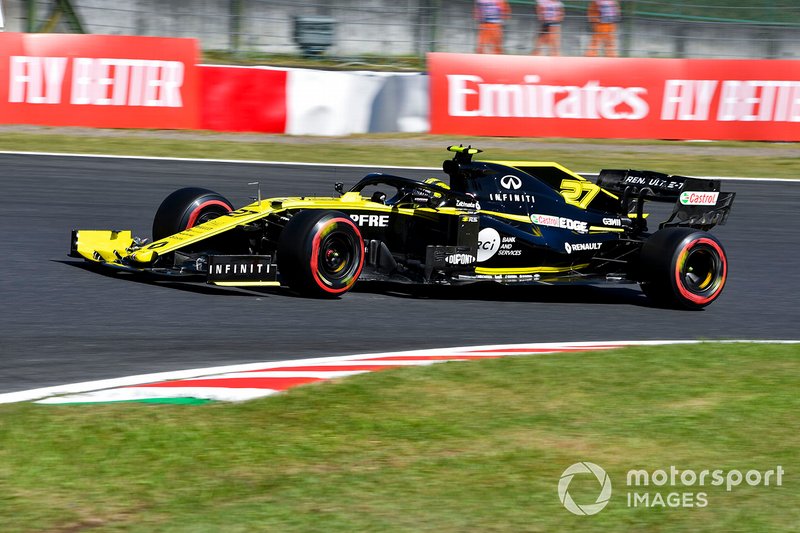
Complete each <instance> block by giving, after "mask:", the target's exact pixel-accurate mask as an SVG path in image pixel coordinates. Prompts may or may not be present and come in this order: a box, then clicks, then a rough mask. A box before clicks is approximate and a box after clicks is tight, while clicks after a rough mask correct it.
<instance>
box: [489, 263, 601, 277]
mask: <svg viewBox="0 0 800 533" xmlns="http://www.w3.org/2000/svg"><path fill="white" fill-rule="evenodd" d="M588 266H589V264H588V263H586V264H585V265H573V266H568V267H528V268H489V267H477V268H476V269H475V273H476V274H492V275H496V276H497V275H504V274H555V273H560V272H570V271H572V270H579V269H581V268H586V267H588Z"/></svg>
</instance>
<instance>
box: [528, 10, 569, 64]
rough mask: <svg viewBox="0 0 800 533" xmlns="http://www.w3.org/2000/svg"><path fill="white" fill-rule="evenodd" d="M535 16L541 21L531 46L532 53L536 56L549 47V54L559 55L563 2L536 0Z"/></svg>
mask: <svg viewBox="0 0 800 533" xmlns="http://www.w3.org/2000/svg"><path fill="white" fill-rule="evenodd" d="M536 16H537V18H538V19H539V22H540V23H541V27H540V29H539V35H538V36H537V37H536V43H535V44H534V46H533V55H535V56H538V55H541V54H543V53H544V49H545V48H547V49H549V52H550V55H551V56H560V55H561V22H562V21H563V20H564V4H563V3H562V2H561V0H538V1H537V2H536Z"/></svg>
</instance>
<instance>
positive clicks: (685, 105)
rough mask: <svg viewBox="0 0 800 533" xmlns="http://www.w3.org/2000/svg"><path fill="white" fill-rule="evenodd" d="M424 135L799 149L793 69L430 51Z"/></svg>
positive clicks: (797, 75)
mask: <svg viewBox="0 0 800 533" xmlns="http://www.w3.org/2000/svg"><path fill="white" fill-rule="evenodd" d="M428 68H429V72H430V77H431V92H430V97H431V133H434V134H458V135H496V136H507V137H593V138H628V139H709V140H764V141H800V61H794V60H712V59H709V60H702V59H627V58H625V59H610V58H584V57H530V56H498V55H472V54H445V53H433V54H429V55H428Z"/></svg>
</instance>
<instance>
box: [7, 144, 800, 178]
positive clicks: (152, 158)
mask: <svg viewBox="0 0 800 533" xmlns="http://www.w3.org/2000/svg"><path fill="white" fill-rule="evenodd" d="M0 155H35V156H48V157H87V158H107V159H138V160H145V161H187V162H192V163H231V164H245V165H264V166H297V167H334V168H370V169H372V168H391V169H395V170H430V171H437V170H441V167H409V166H397V165H353V164H347V163H304V162H300V161H254V160H249V159H205V158H195V157H156V156H144V155H106V154H72V153H63V154H62V153H59V152H21V151H14V150H0ZM578 174H580V175H582V176H586V177H589V176H597V175H598V174H597V173H596V172H579V173H578ZM693 177H695V178H699V179H709V180H711V179H719V180H736V181H757V182H774V183H800V180H795V179H791V178H748V177H733V176H693Z"/></svg>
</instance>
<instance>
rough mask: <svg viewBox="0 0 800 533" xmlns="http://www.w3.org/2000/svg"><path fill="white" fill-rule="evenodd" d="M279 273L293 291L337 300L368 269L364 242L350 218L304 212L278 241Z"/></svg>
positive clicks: (324, 213) (330, 213)
mask: <svg viewBox="0 0 800 533" xmlns="http://www.w3.org/2000/svg"><path fill="white" fill-rule="evenodd" d="M277 260H278V272H279V273H280V276H281V280H282V281H283V283H284V284H286V285H288V286H289V288H290V289H292V290H293V291H295V292H297V293H299V294H301V295H303V296H312V297H317V298H334V297H336V296H339V295H341V294H344V293H346V292H347V291H349V290H350V289H351V288H352V287H353V285H355V282H356V280H357V279H358V276H359V275H360V274H361V269H362V268H363V266H364V240H363V238H362V237H361V232H360V231H359V230H358V227H357V226H356V225H355V224H354V223H353V221H352V220H350V217H348V216H347V215H345V214H344V213H340V212H338V211H302V212H300V213H298V214H296V215H294V216H293V217H292V218H291V220H289V222H288V223H287V224H286V227H285V228H284V229H283V232H282V233H281V237H280V241H279V242H278V258H277Z"/></svg>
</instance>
